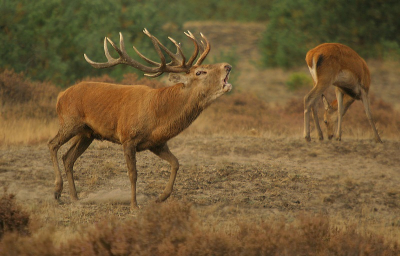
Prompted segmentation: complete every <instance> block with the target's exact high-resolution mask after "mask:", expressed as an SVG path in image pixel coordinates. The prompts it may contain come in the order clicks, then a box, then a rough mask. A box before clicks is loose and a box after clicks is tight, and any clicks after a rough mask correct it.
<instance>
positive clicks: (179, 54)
mask: <svg viewBox="0 0 400 256" xmlns="http://www.w3.org/2000/svg"><path fill="white" fill-rule="evenodd" d="M168 39H169V40H171V42H173V43H174V45H175V46H176V50H177V54H172V55H173V56H174V58H173V57H172V56H171V55H170V56H171V58H172V59H173V60H172V61H171V63H170V65H173V64H174V63H175V62H174V60H176V61H180V63H179V62H178V63H176V64H180V65H179V67H185V62H186V58H185V55H183V52H182V48H181V46H180V44H179V43H177V42H176V41H175V40H174V39H173V38H172V37H168ZM168 55H169V54H168ZM176 56H179V57H180V58H181V59H180V60H179V59H178V58H176Z"/></svg>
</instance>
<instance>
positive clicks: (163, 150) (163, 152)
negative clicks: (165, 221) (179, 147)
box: [151, 144, 179, 202]
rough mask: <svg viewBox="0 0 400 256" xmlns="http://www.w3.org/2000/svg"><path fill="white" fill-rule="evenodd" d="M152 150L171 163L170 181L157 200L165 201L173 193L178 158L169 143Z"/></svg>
mask: <svg viewBox="0 0 400 256" xmlns="http://www.w3.org/2000/svg"><path fill="white" fill-rule="evenodd" d="M151 152H153V153H154V154H156V155H157V156H159V157H160V158H161V159H163V160H165V161H167V162H168V163H169V164H170V165H171V175H170V177H169V180H168V183H167V185H166V186H165V189H164V191H163V193H162V194H161V195H160V196H159V197H158V199H157V202H163V201H165V200H166V199H167V198H168V197H169V196H170V195H171V193H172V189H173V187H174V183H175V178H176V174H177V172H178V169H179V162H178V159H177V158H176V157H175V156H174V155H173V154H172V153H171V151H170V150H169V148H168V145H167V144H164V145H163V146H161V147H157V148H153V149H151Z"/></svg>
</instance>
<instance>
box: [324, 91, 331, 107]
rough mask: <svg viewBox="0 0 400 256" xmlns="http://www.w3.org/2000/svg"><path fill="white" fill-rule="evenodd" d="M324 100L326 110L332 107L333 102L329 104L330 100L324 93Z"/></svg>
mask: <svg viewBox="0 0 400 256" xmlns="http://www.w3.org/2000/svg"><path fill="white" fill-rule="evenodd" d="M322 102H323V103H324V107H325V110H328V109H330V108H331V104H329V102H328V100H327V99H326V98H325V95H323V94H322Z"/></svg>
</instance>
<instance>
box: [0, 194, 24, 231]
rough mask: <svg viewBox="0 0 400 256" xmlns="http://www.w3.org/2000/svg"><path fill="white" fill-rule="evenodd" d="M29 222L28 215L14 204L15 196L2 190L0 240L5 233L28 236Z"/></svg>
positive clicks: (0, 200)
mask: <svg viewBox="0 0 400 256" xmlns="http://www.w3.org/2000/svg"><path fill="white" fill-rule="evenodd" d="M29 220H30V216H29V214H28V213H27V212H25V211H23V210H22V208H21V206H19V205H18V204H17V203H16V199H15V195H14V194H9V193H7V189H4V194H3V195H2V197H1V198H0V239H1V238H2V237H3V236H4V234H5V233H7V232H16V233H18V234H20V235H28V234H29V228H28V227H29Z"/></svg>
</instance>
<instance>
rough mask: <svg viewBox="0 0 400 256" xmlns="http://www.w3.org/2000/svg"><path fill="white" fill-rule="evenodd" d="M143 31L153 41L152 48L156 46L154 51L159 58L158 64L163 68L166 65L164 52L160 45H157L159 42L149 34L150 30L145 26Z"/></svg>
mask: <svg viewBox="0 0 400 256" xmlns="http://www.w3.org/2000/svg"><path fill="white" fill-rule="evenodd" d="M143 33H145V34H146V35H147V36H148V37H150V39H151V42H152V43H153V45H154V48H156V52H157V54H158V56H159V57H160V59H161V64H158V65H159V66H160V68H161V67H162V68H164V67H165V66H166V62H165V57H164V54H162V52H161V49H160V47H159V46H158V45H159V44H160V43H159V41H158V39H157V38H155V37H154V36H153V35H152V34H150V32H149V31H148V30H147V29H146V28H145V29H143ZM146 59H147V58H146Z"/></svg>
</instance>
